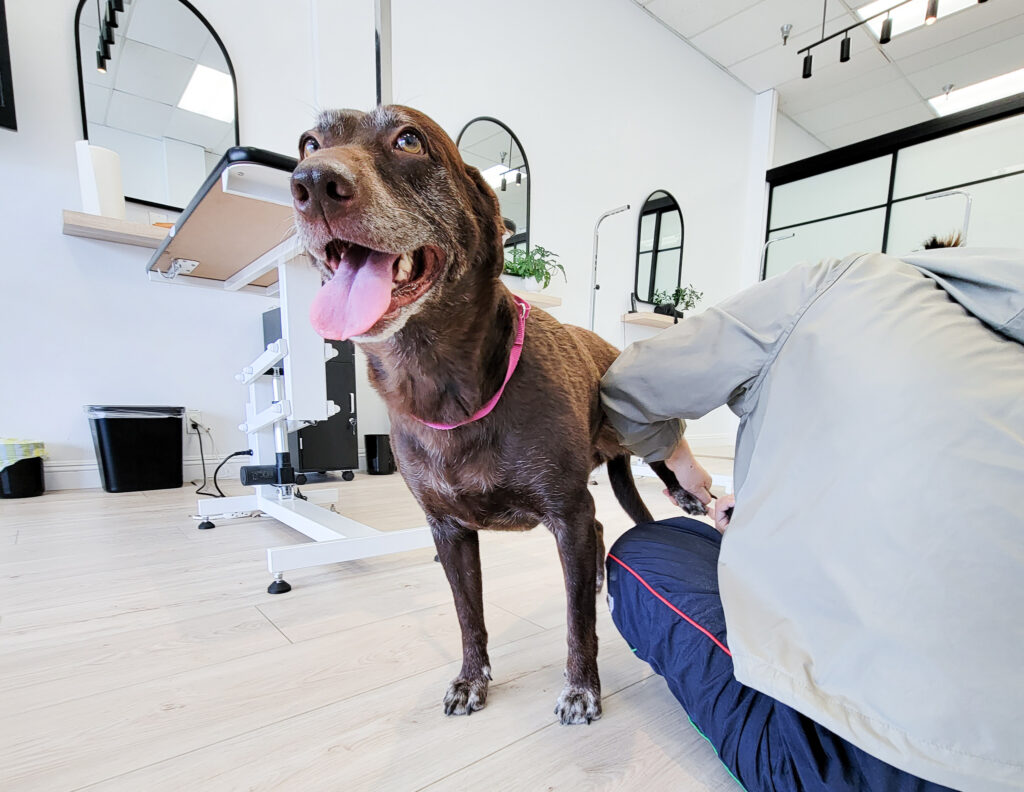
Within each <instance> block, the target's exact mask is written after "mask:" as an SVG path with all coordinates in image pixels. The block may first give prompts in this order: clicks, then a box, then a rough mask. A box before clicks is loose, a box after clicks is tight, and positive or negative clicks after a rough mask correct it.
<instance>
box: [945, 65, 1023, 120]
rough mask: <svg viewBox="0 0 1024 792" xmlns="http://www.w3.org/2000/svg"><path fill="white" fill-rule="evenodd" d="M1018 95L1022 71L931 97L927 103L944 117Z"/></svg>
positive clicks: (1018, 70) (1021, 89) (1001, 75)
mask: <svg viewBox="0 0 1024 792" xmlns="http://www.w3.org/2000/svg"><path fill="white" fill-rule="evenodd" d="M1018 93H1024V69H1017V71H1012V72H1007V73H1006V74H1000V75H999V76H998V77H993V78H992V79H991V80H985V81H984V82H979V83H974V85H965V86H964V87H963V88H957V89H956V90H954V91H950V92H949V93H946V94H943V95H941V96H933V97H932V98H931V99H929V100H928V103H929V104H930V105H931V106H932V108H934V110H935V112H936V113H938V114H939V115H940V116H944V115H949V114H950V113H958V112H959V111H961V110H966V109H967V108H969V107H977V106H978V105H983V104H985V103H986V102H994V101H995V100H996V99H1005V98H1006V97H1007V96H1013V95H1014V94H1018Z"/></svg>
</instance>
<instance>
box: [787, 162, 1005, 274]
mask: <svg viewBox="0 0 1024 792" xmlns="http://www.w3.org/2000/svg"><path fill="white" fill-rule="evenodd" d="M964 189H965V191H967V192H969V193H970V194H971V198H972V199H973V205H972V206H971V222H970V226H969V227H968V229H967V244H968V245H970V246H971V247H1013V248H1024V223H1022V222H1021V218H1022V217H1024V174H1021V175H1019V176H1007V177H1006V178H1005V179H995V180H994V181H989V182H983V183H982V184H972V185H971V186H970V187H965V188H964ZM964 203H965V199H964V197H963V196H962V195H951V196H949V197H948V198H935V199H933V200H931V201H927V200H925V199H924V198H911V199H910V200H908V201H899V202H898V203H894V204H893V206H892V215H891V217H890V219H889V253H890V254H891V255H894V256H901V255H905V254H907V253H909V252H911V251H912V250H920V249H921V248H922V247H923V246H924V240H925V239H927V238H928V237H930V236H932V235H935V234H937V235H938V236H940V237H941V236H945V235H947V234H949V233H951V232H953V231H959V230H961V228H962V227H963V222H964ZM778 244H779V245H782V244H784V243H782V242H779V243H778ZM773 247H775V246H773Z"/></svg>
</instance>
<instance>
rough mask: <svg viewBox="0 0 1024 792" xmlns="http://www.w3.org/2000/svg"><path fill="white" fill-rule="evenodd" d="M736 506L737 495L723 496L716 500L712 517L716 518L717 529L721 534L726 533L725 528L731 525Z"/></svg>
mask: <svg viewBox="0 0 1024 792" xmlns="http://www.w3.org/2000/svg"><path fill="white" fill-rule="evenodd" d="M735 506H736V496H735V495H723V496H722V497H721V498H718V499H717V500H715V508H714V512H713V514H712V516H713V517H714V518H715V528H717V529H718V530H719V532H720V533H725V528H726V526H728V525H729V520H730V519H731V518H732V510H733V507H735Z"/></svg>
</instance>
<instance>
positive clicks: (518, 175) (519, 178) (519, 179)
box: [516, 171, 523, 184]
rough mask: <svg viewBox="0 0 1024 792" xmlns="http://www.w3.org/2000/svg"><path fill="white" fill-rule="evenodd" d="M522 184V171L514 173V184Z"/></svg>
mask: <svg viewBox="0 0 1024 792" xmlns="http://www.w3.org/2000/svg"><path fill="white" fill-rule="evenodd" d="M522 183H523V172H522V171H516V184H522Z"/></svg>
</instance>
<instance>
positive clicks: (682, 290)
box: [654, 283, 704, 319]
mask: <svg viewBox="0 0 1024 792" xmlns="http://www.w3.org/2000/svg"><path fill="white" fill-rule="evenodd" d="M703 296H704V292H699V291H697V290H696V289H695V288H693V284H692V283H689V284H687V285H686V286H680V287H679V288H677V289H675V291H671V292H670V291H664V290H662V289H659V290H658V291H656V292H654V312H655V313H660V314H665V315H666V316H674V317H676V318H677V319H682V318H683V314H684V313H685V312H686V311H691V310H693V308H694V307H695V306H696V305H697V303H698V302H699V301H700V298H701V297H703Z"/></svg>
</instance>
